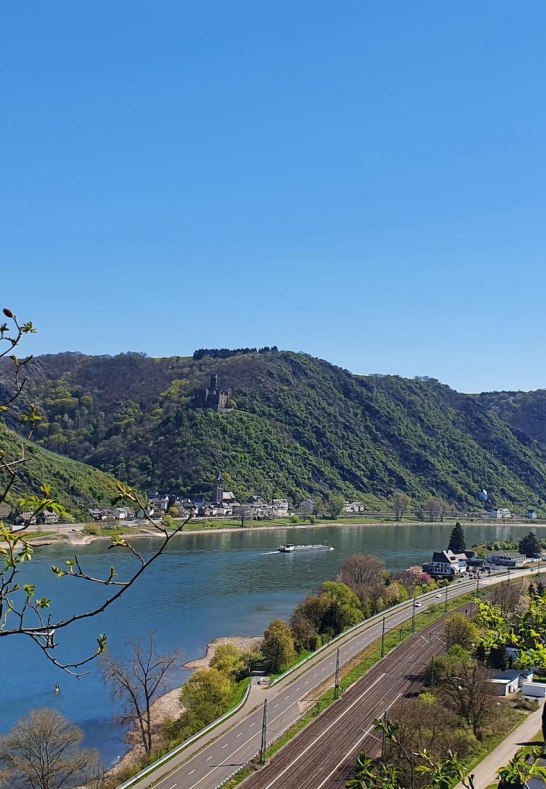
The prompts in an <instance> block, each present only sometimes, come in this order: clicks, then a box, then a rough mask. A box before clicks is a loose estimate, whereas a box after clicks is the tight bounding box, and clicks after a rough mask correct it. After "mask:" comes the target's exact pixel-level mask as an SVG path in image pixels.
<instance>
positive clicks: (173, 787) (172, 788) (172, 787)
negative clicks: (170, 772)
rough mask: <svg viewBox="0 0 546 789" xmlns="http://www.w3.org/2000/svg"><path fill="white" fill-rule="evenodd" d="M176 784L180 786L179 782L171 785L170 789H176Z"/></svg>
mask: <svg viewBox="0 0 546 789" xmlns="http://www.w3.org/2000/svg"><path fill="white" fill-rule="evenodd" d="M175 786H178V784H173V785H172V786H169V789H175Z"/></svg>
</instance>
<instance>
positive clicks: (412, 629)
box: [411, 592, 415, 633]
mask: <svg viewBox="0 0 546 789" xmlns="http://www.w3.org/2000/svg"><path fill="white" fill-rule="evenodd" d="M411 632H412V633H415V592H414V594H413V605H412V607H411Z"/></svg>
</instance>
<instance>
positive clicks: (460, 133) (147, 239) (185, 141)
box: [0, 0, 546, 391]
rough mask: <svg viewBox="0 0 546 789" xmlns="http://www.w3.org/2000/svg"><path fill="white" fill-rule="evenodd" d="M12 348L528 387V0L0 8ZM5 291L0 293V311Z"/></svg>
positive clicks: (540, 44)
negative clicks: (278, 360)
mask: <svg viewBox="0 0 546 789" xmlns="http://www.w3.org/2000/svg"><path fill="white" fill-rule="evenodd" d="M1 19H2V21H1V25H0V61H1V64H2V65H1V79H2V87H1V90H2V123H1V124H0V142H1V150H2V168H1V183H2V188H1V194H0V217H1V219H0V222H1V225H2V230H1V232H0V260H1V262H2V280H1V282H2V301H3V302H4V304H5V305H6V306H9V307H10V308H11V309H13V310H14V311H15V312H17V314H18V315H19V316H20V317H21V318H23V319H32V320H33V321H34V322H35V324H36V325H37V326H38V328H39V334H38V335H36V336H35V337H34V338H31V339H30V340H29V342H28V343H27V345H26V346H25V349H26V350H28V351H31V350H32V351H34V352H35V353H48V352H56V351H61V350H80V351H83V352H86V353H111V354H113V353H118V352H121V351H127V350H136V351H144V352H146V353H148V354H150V355H153V356H169V355H186V354H191V353H192V352H193V350H194V349H195V348H198V347H219V346H221V347H224V346H227V347H238V346H248V345H250V346H254V345H258V346H259V345H272V344H276V345H278V346H279V347H281V348H290V349H293V350H302V351H306V352H307V353H311V354H313V355H316V356H320V357H322V358H326V359H328V360H330V361H332V362H334V363H336V364H339V365H341V366H343V367H346V368H348V369H350V370H352V371H354V372H358V373H369V372H370V373H377V372H380V373H398V374H401V375H407V376H413V375H430V376H433V377H436V378H439V379H440V380H442V381H444V382H446V383H448V384H450V385H452V386H454V387H455V388H457V389H460V390H462V391H478V390H485V389H504V388H510V389H531V388H538V387H545V386H546V370H545V365H544V341H545V339H546V337H545V335H546V328H545V326H546V321H545V320H544V316H543V311H544V310H543V304H544V301H545V296H546V267H545V265H544V263H545V254H544V253H545V227H546V225H545V217H546V191H545V188H544V187H545V169H546V168H545V164H546V146H545V140H546V133H545V132H546V129H545V126H546V123H545V121H546V101H545V89H544V85H545V74H546V48H545V47H544V30H545V29H546V5H544V4H542V3H539V2H526V0H517V2H516V0H513V2H503V0H492V1H491V2H464V0H456V1H454V2H441V1H440V0H437V1H435V2H419V0H408V2H395V1H394V0H376V2H364V1H362V2H343V0H337V1H336V2H260V0H256V1H255V2H252V3H235V2H231V0H224V2H219V3H209V2H206V1H202V2H195V3H189V2H183V0H178V1H177V2H167V1H166V0H154V1H153V2H152V0H148V1H147V2H144V1H143V0H126V1H124V0H108V2H106V0H103V1H101V0H94V1H91V0H88V1H87V2H84V1H83V0H47V1H46V0H43V2H32V0H30V1H29V2H26V3H21V2H18V0H4V2H3V4H2V17H1ZM2 306H3V305H2Z"/></svg>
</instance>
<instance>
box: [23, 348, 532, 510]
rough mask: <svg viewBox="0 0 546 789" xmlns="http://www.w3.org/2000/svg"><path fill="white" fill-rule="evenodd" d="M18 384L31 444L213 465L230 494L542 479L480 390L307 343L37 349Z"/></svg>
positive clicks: (82, 453)
mask: <svg viewBox="0 0 546 789" xmlns="http://www.w3.org/2000/svg"><path fill="white" fill-rule="evenodd" d="M211 373H214V374H216V375H217V376H218V387H219V388H222V389H227V390H230V391H231V398H232V400H231V402H230V406H231V409H230V410H228V411H226V412H225V413H217V412H216V411H214V410H209V409H205V408H196V407H195V403H196V402H204V400H203V399H201V400H198V401H195V400H194V393H195V390H196V389H197V388H198V387H201V388H203V387H206V386H207V385H208V381H209V378H210V375H211ZM27 397H30V398H31V399H33V400H34V401H36V402H37V403H38V405H39V406H40V407H41V408H42V409H43V411H44V412H45V414H46V416H47V422H46V424H45V426H44V427H43V428H42V430H41V432H39V433H37V440H38V441H39V442H40V443H41V444H43V445H44V446H46V447H47V448H49V449H52V450H55V451H56V452H59V453H63V454H65V455H68V456H70V457H73V458H76V459H78V460H82V461H84V462H86V463H89V464H91V465H93V466H96V467H98V468H101V469H103V470H105V471H108V472H110V473H112V474H114V475H115V476H117V477H118V478H121V479H125V480H127V481H129V482H130V483H132V484H136V485H140V486H142V487H144V488H150V487H153V488H158V489H161V490H168V491H179V490H193V491H194V492H197V491H206V490H209V489H210V487H211V482H212V479H213V478H214V476H215V473H216V471H217V469H221V470H222V472H223V473H224V475H225V476H226V477H227V483H228V485H229V486H230V487H232V489H233V490H234V491H235V492H236V493H237V494H238V495H239V496H243V495H245V494H248V493H250V492H254V493H257V494H260V495H262V496H264V497H270V496H272V495H275V496H277V495H278V496H280V495H288V496H290V497H291V498H292V499H294V500H298V499H300V498H301V497H302V496H305V495H313V494H317V493H322V494H324V493H327V492H329V491H339V492H341V493H343V494H344V495H345V496H347V497H349V498H352V497H357V496H358V497H360V498H363V499H364V500H367V501H368V502H370V503H373V502H374V501H377V499H378V498H385V497H387V496H389V495H390V494H391V493H392V492H393V491H394V490H395V489H400V490H405V491H407V492H408V493H409V494H411V495H412V496H414V497H415V498H418V499H423V498H424V497H426V496H427V495H428V494H429V493H434V494H437V495H440V496H443V497H445V498H447V499H449V500H451V501H453V502H458V503H461V504H462V505H463V506H466V505H467V504H469V503H472V502H475V500H476V499H475V496H476V492H477V491H478V490H480V489H481V488H482V487H486V488H487V490H488V491H489V492H490V494H491V495H492V497H493V501H495V502H497V503H498V504H501V503H502V504H507V505H510V504H513V503H515V502H517V503H519V504H521V506H528V505H529V506H531V505H532V506H539V504H540V503H541V497H542V496H543V495H544V492H545V491H546V465H545V462H544V461H545V455H544V453H543V450H542V449H541V448H540V447H539V445H538V444H536V443H535V442H533V441H532V440H531V439H530V438H528V437H527V436H525V435H523V434H521V433H516V432H514V430H512V429H511V428H510V427H509V426H508V425H507V424H506V422H504V421H503V420H502V419H500V418H499V417H498V416H497V415H496V414H495V413H492V411H491V408H490V406H489V404H487V403H485V402H484V403H482V402H481V401H480V398H477V397H472V396H469V395H463V394H458V393H457V392H454V391H453V390H451V389H449V387H447V386H443V385H442V384H440V383H438V382H437V381H434V380H406V379H403V378H399V377H395V376H367V377H362V376H355V375H351V374H350V373H349V372H347V371H346V370H342V369H340V368H338V367H334V366H333V365H331V364H328V363H327V362H325V361H322V360H320V359H314V358H311V357H309V356H307V355H304V354H297V353H292V352H285V351H276V350H271V351H265V352H264V351H263V349H262V352H261V353H253V352H250V353H249V352H246V353H244V354H240V355H236V356H231V357H228V358H211V357H210V356H207V355H204V356H202V357H201V358H197V359H192V358H182V357H174V358H169V359H149V358H146V357H145V356H143V355H140V354H133V353H131V354H122V355H120V356H115V357H90V356H84V355H81V354H58V355H53V356H43V357H40V358H39V359H38V360H37V362H36V364H35V368H34V380H33V383H32V386H31V387H30V388H29V392H28V394H27ZM486 405H487V406H488V407H486ZM488 408H489V410H488ZM13 424H14V425H15V423H13Z"/></svg>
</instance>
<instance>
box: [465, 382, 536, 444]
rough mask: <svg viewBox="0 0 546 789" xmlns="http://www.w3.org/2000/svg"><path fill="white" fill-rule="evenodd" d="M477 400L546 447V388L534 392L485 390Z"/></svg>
mask: <svg viewBox="0 0 546 789" xmlns="http://www.w3.org/2000/svg"><path fill="white" fill-rule="evenodd" d="M478 399H479V402H480V403H481V404H482V405H483V406H484V407H485V408H487V410H488V411H490V412H491V413H494V414H496V415H497V416H500V417H501V419H503V420H504V421H505V422H508V424H509V425H511V427H513V428H514V429H515V430H521V431H522V432H524V433H526V434H527V435H528V436H530V437H531V438H534V439H535V440H536V441H538V442H539V443H540V444H541V445H542V446H543V447H545V448H546V389H537V390H536V391H535V392H485V393H484V394H481V395H478Z"/></svg>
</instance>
